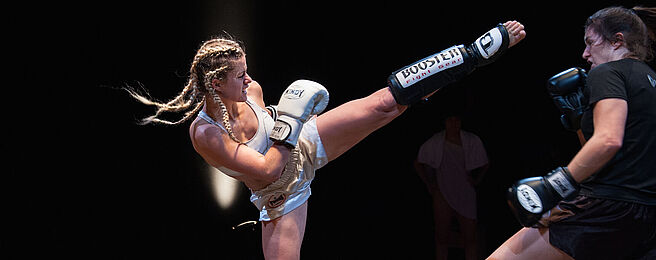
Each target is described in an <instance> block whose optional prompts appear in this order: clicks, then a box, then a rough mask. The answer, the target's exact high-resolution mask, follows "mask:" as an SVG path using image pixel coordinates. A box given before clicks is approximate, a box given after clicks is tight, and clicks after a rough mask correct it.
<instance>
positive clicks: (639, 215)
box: [541, 195, 656, 260]
mask: <svg viewBox="0 0 656 260" xmlns="http://www.w3.org/2000/svg"><path fill="white" fill-rule="evenodd" d="M546 215H547V214H545V217H544V218H543V219H542V221H541V224H543V225H546V226H548V227H549V242H550V243H551V245H553V246H555V247H557V248H559V249H560V250H562V251H563V252H565V253H567V254H568V255H570V256H572V257H573V258H575V259H577V260H582V259H656V206H647V205H642V204H637V203H631V202H624V201H615V200H608V199H599V198H590V197H586V196H584V195H579V196H578V197H577V198H576V199H574V200H572V201H567V202H561V203H560V204H559V205H558V206H557V207H556V208H554V209H553V210H551V214H550V215H549V216H546Z"/></svg>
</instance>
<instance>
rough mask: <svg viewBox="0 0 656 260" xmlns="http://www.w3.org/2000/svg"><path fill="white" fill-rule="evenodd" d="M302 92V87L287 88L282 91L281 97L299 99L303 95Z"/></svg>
mask: <svg viewBox="0 0 656 260" xmlns="http://www.w3.org/2000/svg"><path fill="white" fill-rule="evenodd" d="M303 92H305V90H304V89H293V88H288V89H287V90H285V93H283V97H284V98H286V99H299V98H301V97H303Z"/></svg>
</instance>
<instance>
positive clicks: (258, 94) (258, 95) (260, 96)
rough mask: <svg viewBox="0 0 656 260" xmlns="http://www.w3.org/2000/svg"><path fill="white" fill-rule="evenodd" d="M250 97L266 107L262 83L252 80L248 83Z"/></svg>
mask: <svg viewBox="0 0 656 260" xmlns="http://www.w3.org/2000/svg"><path fill="white" fill-rule="evenodd" d="M247 91H248V97H249V98H251V99H252V100H253V101H254V102H255V104H257V105H259V106H261V107H262V108H264V107H265V104H264V93H263V91H262V86H261V85H260V83H257V81H254V80H253V81H252V82H251V83H250V84H248V90H247Z"/></svg>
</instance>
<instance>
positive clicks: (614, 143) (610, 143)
mask: <svg viewBox="0 0 656 260" xmlns="http://www.w3.org/2000/svg"><path fill="white" fill-rule="evenodd" d="M603 140H604V141H603V144H604V148H605V150H607V151H609V152H613V153H615V152H617V151H619V150H620V148H622V138H621V137H613V136H606V137H605V138H604V139H603Z"/></svg>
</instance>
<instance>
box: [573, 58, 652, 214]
mask: <svg viewBox="0 0 656 260" xmlns="http://www.w3.org/2000/svg"><path fill="white" fill-rule="evenodd" d="M583 93H584V96H585V98H587V100H588V104H589V106H588V109H587V110H586V111H585V112H584V113H583V118H582V119H581V130H582V131H583V135H584V137H585V139H586V140H587V139H590V137H591V136H592V133H593V131H594V126H593V122H592V121H593V117H592V109H593V108H594V105H595V104H596V103H597V102H598V101H600V100H602V99H606V98H620V99H624V100H626V101H627V104H628V114H627V118H626V125H625V128H624V140H623V144H622V148H620V150H619V151H618V152H617V154H615V156H614V157H613V158H612V159H611V160H610V162H608V163H607V164H606V165H605V166H604V167H603V168H602V169H601V170H600V171H599V172H597V173H595V174H593V175H592V176H591V177H590V178H588V179H586V180H585V181H583V182H582V183H581V186H582V190H581V193H583V194H586V195H588V196H591V197H600V198H607V199H616V200H623V201H631V202H638V203H641V204H647V205H656V73H655V72H654V70H652V69H651V68H650V67H649V66H647V64H645V63H644V62H642V61H639V60H635V59H622V60H618V61H613V62H608V63H605V64H601V65H599V66H597V67H595V68H594V69H592V70H591V71H590V73H589V75H588V81H587V86H586V88H585V89H584V91H583Z"/></svg>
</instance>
